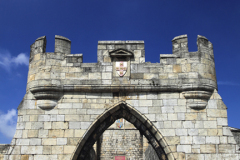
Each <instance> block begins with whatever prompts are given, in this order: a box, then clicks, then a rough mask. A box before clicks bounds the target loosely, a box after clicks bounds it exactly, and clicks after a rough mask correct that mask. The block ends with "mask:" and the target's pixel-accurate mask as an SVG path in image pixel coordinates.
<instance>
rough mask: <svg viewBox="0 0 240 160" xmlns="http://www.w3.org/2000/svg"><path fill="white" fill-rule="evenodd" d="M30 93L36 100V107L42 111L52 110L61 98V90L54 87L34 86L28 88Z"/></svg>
mask: <svg viewBox="0 0 240 160" xmlns="http://www.w3.org/2000/svg"><path fill="white" fill-rule="evenodd" d="M30 91H31V92H32V94H33V95H34V97H35V98H36V99H37V106H38V107H39V108H41V109H43V110H50V109H53V108H54V107H55V106H56V105H57V101H58V99H59V98H60V97H61V88H60V87H59V86H55V85H49V86H36V87H32V88H30Z"/></svg>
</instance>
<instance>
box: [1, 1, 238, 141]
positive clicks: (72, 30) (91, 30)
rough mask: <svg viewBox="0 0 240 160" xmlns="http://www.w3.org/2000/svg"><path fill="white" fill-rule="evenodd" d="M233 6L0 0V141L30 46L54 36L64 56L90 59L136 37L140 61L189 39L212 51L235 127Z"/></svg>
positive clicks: (19, 94) (10, 122)
mask: <svg viewBox="0 0 240 160" xmlns="http://www.w3.org/2000/svg"><path fill="white" fill-rule="evenodd" d="M239 28H240V1H237V0H230V1H223V0H222V1H221V0H218V1H214V0H213V1H207V0H206V1H205V0H194V1H193V0H174V1H173V0H130V1H129V0H101V1H100V0H87V1H82V0H78V1H77V0H71V1H64V0H51V1H49V0H21V1H18V0H11V1H3V0H0V123H1V124H0V143H10V141H11V137H12V136H13V134H14V131H15V125H16V118H17V107H18V105H19V103H20V102H21V100H22V98H23V96H24V94H25V90H26V83H27V72H28V57H29V53H30V45H31V44H32V43H33V42H34V41H35V39H37V38H38V37H40V36H43V35H46V36H47V52H53V51H54V35H62V36H65V37H67V38H69V39H70V40H71V41H72V53H73V54H74V53H83V61H84V62H96V61H97V42H98V40H144V41H145V50H146V61H150V62H152V63H155V62H159V54H171V53H172V45H171V40H172V39H173V37H175V36H178V35H182V34H187V35H188V39H189V43H188V45H189V51H197V45H196V39H197V35H203V36H206V37H207V38H208V39H209V40H210V41H211V42H212V43H213V47H214V55H215V65H216V73H217V80H218V90H219V93H220V95H221V97H222V98H223V101H224V103H225V104H226V105H227V107H228V120H229V126H232V127H236V128H240V123H239V121H240V118H239V117H240V116H239V113H240V112H239V111H240V105H239V104H240V96H239V95H240V94H239V90H240V73H239V68H240V62H239V60H240V53H239V44H240V41H239V40H240V38H239V37H240V29H239Z"/></svg>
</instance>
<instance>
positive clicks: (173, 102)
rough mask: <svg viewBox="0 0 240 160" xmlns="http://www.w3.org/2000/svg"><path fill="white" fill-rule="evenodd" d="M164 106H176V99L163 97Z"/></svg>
mask: <svg viewBox="0 0 240 160" xmlns="http://www.w3.org/2000/svg"><path fill="white" fill-rule="evenodd" d="M163 105H164V106H177V105H178V102H177V99H163Z"/></svg>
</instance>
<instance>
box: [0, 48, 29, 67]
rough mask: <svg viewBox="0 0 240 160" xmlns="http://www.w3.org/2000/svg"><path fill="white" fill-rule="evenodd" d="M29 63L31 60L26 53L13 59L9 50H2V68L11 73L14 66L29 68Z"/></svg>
mask: <svg viewBox="0 0 240 160" xmlns="http://www.w3.org/2000/svg"><path fill="white" fill-rule="evenodd" d="M28 61H29V58H28V56H26V54H25V53H20V54H18V55H17V56H16V57H12V56H11V53H10V52H9V51H8V50H3V49H0V67H3V68H4V69H6V70H7V71H10V70H11V67H13V66H18V65H26V66H28Z"/></svg>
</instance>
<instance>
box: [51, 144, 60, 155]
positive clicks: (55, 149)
mask: <svg viewBox="0 0 240 160" xmlns="http://www.w3.org/2000/svg"><path fill="white" fill-rule="evenodd" d="M52 154H63V146H52Z"/></svg>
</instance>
